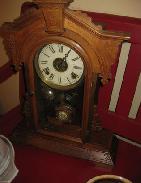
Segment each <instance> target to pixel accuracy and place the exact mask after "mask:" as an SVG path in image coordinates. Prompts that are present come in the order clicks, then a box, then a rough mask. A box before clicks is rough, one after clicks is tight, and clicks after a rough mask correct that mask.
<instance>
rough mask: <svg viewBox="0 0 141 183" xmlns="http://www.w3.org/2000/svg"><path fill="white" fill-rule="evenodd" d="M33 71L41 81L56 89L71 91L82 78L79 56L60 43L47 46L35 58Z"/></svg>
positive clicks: (81, 61)
mask: <svg viewBox="0 0 141 183" xmlns="http://www.w3.org/2000/svg"><path fill="white" fill-rule="evenodd" d="M35 69H36V71H37V73H38V76H39V77H40V78H41V80H42V81H43V82H44V83H46V84H47V85H48V86H50V87H52V88H56V89H71V88H73V87H75V86H77V84H79V83H80V81H81V80H82V78H83V74H84V64H83V60H82V58H81V56H80V55H79V54H78V53H77V52H76V51H75V50H74V49H72V48H70V47H69V46H67V45H65V44H62V43H51V44H47V45H45V46H44V47H42V49H41V50H40V52H39V53H38V54H37V56H36V57H35Z"/></svg>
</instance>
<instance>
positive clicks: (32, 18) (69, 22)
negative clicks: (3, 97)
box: [0, 0, 129, 166]
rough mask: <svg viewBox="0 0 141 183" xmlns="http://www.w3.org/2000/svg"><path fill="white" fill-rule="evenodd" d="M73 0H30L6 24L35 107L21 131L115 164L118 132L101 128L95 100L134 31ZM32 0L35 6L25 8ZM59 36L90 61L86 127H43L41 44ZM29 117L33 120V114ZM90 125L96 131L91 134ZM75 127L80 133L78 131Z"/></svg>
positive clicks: (7, 40) (51, 146) (29, 139)
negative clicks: (120, 29)
mask: <svg viewBox="0 0 141 183" xmlns="http://www.w3.org/2000/svg"><path fill="white" fill-rule="evenodd" d="M70 2H71V0H52V1H51V0H34V1H33V3H31V4H30V3H29V4H28V3H25V4H24V5H23V7H22V11H21V15H20V17H19V18H18V19H16V20H15V21H14V22H12V23H5V24H3V25H2V27H1V28H0V35H1V37H2V38H3V42H4V45H5V49H6V51H7V54H8V56H9V59H10V60H11V63H12V65H13V66H14V69H15V70H16V71H19V72H20V76H22V78H24V80H25V82H24V84H25V85H24V87H22V88H26V89H25V90H26V91H25V93H26V94H25V93H20V101H21V106H22V105H23V98H25V97H24V96H23V95H26V96H27V97H26V99H25V100H24V107H25V108H27V105H26V104H25V103H28V107H29V106H30V109H31V113H30V115H31V118H32V122H31V121H28V125H27V126H26V130H25V131H26V132H25V131H24V133H23V131H20V132H19V133H18V135H19V136H20V137H21V138H23V139H24V142H26V143H28V144H32V145H35V146H37V147H41V148H45V149H48V150H50V151H55V152H59V153H63V154H66V155H72V156H75V157H79V158H84V159H88V160H92V161H94V162H95V163H98V164H102V165H107V166H112V165H113V161H112V158H111V154H110V149H111V142H112V133H111V132H107V131H105V130H103V129H102V130H100V131H98V132H97V131H96V130H95V129H96V122H97V121H96V117H95V116H96V115H95V113H96V105H94V102H93V100H94V94H95V89H96V83H97V78H98V77H99V76H100V77H101V82H102V83H103V84H106V83H107V82H108V80H109V79H110V77H111V74H110V69H111V65H112V64H113V63H114V62H115V61H116V57H117V54H118V51H119V47H120V45H121V43H122V42H123V41H125V40H128V39H129V35H128V34H125V33H115V32H107V31H104V30H103V29H102V27H101V26H100V25H95V24H94V23H92V20H91V18H90V17H88V16H87V15H86V14H85V13H82V12H81V11H73V10H70V9H68V8H67V7H68V5H69V3H70ZM27 5H30V6H29V7H30V8H27V9H26V10H25V6H27ZM53 42H55V43H64V44H66V45H69V47H71V48H73V49H75V50H76V51H77V52H78V53H79V54H80V55H81V56H82V57H83V61H84V66H85V71H84V83H85V84H84V97H83V110H82V123H81V127H80V128H79V129H78V128H75V127H73V128H71V129H69V132H68V131H67V129H64V132H63V133H56V132H50V131H48V130H44V129H42V128H41V127H40V123H39V112H38V108H37V98H36V94H35V93H36V87H35V77H34V67H33V60H34V57H35V54H36V52H37V50H38V49H39V48H40V47H42V46H44V45H45V44H46V43H53ZM23 73H24V74H23ZM23 75H24V77H23ZM21 85H23V83H22V82H21ZM25 110H26V109H25ZM26 118H27V119H25V120H26V121H27V120H28V119H29V118H28V117H27V116H26ZM90 121H91V123H92V127H91V129H89V128H90V127H89V126H90V125H89V123H90ZM31 124H32V125H31ZM31 127H32V130H30V129H31ZM33 129H34V131H33ZM31 131H32V132H31ZM70 131H73V133H72V134H71V132H70ZM78 131H79V133H78V134H77V132H78ZM89 131H91V135H89V136H88V133H89ZM74 132H76V135H73V134H74ZM19 136H18V137H16V138H19Z"/></svg>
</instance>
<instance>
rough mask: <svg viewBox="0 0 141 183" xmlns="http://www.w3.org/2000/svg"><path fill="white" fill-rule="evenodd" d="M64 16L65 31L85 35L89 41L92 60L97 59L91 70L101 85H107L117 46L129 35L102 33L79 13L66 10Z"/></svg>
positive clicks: (83, 14)
mask: <svg viewBox="0 0 141 183" xmlns="http://www.w3.org/2000/svg"><path fill="white" fill-rule="evenodd" d="M65 15H66V16H65V28H66V29H70V30H72V31H74V32H76V33H77V34H79V35H81V36H83V35H85V39H86V41H87V42H89V43H90V40H91V43H90V44H91V47H92V48H93V52H94V53H93V58H95V57H97V61H94V62H93V70H95V71H96V72H97V73H99V74H100V76H101V77H102V82H103V84H105V83H107V82H108V79H110V78H111V73H110V68H111V65H112V64H114V63H115V61H116V58H117V54H118V51H119V46H120V44H121V43H122V41H123V40H125V41H127V40H129V39H130V36H129V34H127V33H121V32H120V33H117V32H109V31H104V30H102V27H101V26H99V25H98V26H97V25H95V24H94V23H93V22H92V19H91V18H90V17H88V15H87V14H86V13H82V12H81V11H72V10H69V9H67V10H66V11H65ZM101 50H105V51H103V52H102V51H101ZM94 55H95V56H94Z"/></svg>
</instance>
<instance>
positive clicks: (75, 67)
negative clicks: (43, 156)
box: [73, 65, 82, 69]
mask: <svg viewBox="0 0 141 183" xmlns="http://www.w3.org/2000/svg"><path fill="white" fill-rule="evenodd" d="M73 68H74V69H82V67H79V66H77V65H75V66H73Z"/></svg>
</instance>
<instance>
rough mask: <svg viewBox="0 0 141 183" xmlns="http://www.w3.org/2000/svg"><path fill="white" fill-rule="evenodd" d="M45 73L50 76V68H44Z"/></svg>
mask: <svg viewBox="0 0 141 183" xmlns="http://www.w3.org/2000/svg"><path fill="white" fill-rule="evenodd" d="M43 72H44V73H45V74H47V75H49V68H48V67H47V68H44V69H43Z"/></svg>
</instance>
